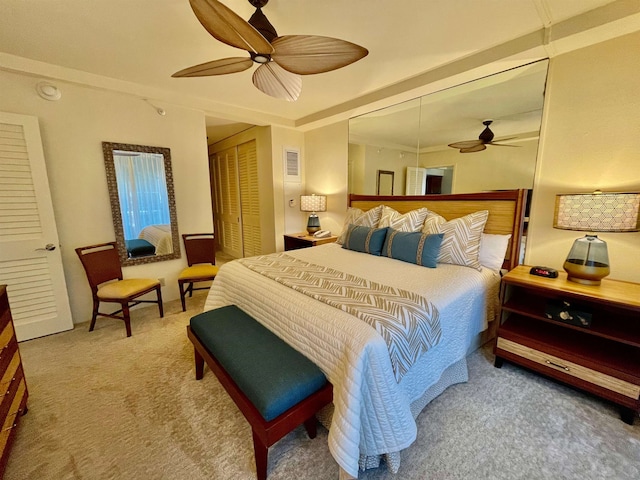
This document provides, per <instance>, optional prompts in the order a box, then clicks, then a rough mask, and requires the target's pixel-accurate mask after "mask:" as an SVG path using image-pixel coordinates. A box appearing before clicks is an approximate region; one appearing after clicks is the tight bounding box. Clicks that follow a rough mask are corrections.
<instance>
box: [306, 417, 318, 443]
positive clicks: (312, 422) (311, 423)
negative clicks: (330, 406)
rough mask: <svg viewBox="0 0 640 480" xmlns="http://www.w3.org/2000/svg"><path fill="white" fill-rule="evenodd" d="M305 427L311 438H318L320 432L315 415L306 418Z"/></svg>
mask: <svg viewBox="0 0 640 480" xmlns="http://www.w3.org/2000/svg"><path fill="white" fill-rule="evenodd" d="M304 428H305V429H306V430H307V435H309V438H316V434H317V433H318V423H317V420H316V416H315V415H314V416H313V417H311V418H309V419H307V420H305V422H304Z"/></svg>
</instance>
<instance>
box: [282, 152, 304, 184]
mask: <svg viewBox="0 0 640 480" xmlns="http://www.w3.org/2000/svg"><path fill="white" fill-rule="evenodd" d="M283 156H284V181H285V182H290V183H300V182H301V181H302V178H301V175H300V150H299V149H298V148H291V147H285V148H284V155H283Z"/></svg>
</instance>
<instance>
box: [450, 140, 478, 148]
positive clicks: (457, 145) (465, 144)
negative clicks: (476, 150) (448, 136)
mask: <svg viewBox="0 0 640 480" xmlns="http://www.w3.org/2000/svg"><path fill="white" fill-rule="evenodd" d="M478 145H484V143H482V140H465V141H463V142H455V143H450V144H449V146H450V147H452V148H473V147H477V146H478Z"/></svg>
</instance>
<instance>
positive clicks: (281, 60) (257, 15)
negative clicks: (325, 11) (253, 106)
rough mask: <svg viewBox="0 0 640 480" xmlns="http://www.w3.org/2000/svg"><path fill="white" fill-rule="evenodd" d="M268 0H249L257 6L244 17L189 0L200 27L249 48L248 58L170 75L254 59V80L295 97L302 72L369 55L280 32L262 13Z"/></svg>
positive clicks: (226, 69) (335, 42)
mask: <svg viewBox="0 0 640 480" xmlns="http://www.w3.org/2000/svg"><path fill="white" fill-rule="evenodd" d="M268 1H269V0H249V3H250V4H251V5H253V6H254V7H256V11H255V12H254V13H253V15H252V16H251V18H250V19H249V21H248V22H246V21H244V20H243V19H242V18H240V17H239V16H238V15H236V14H235V13H234V12H233V11H232V10H230V9H229V8H228V7H226V6H225V5H223V4H222V3H220V2H219V1H217V0H189V3H190V4H191V8H192V9H193V11H194V13H195V14H196V17H197V18H198V20H199V21H200V23H201V24H202V26H203V27H204V28H205V29H206V30H207V32H209V33H210V34H211V35H213V37H214V38H216V39H217V40H219V41H221V42H223V43H226V44H227V45H231V46H232V47H236V48H240V49H242V50H246V51H248V52H249V56H248V57H231V58H222V59H219V60H213V61H211V62H206V63H202V64H200V65H195V66H193V67H189V68H185V69H184V70H180V71H179V72H176V73H174V74H173V75H172V77H206V76H210V75H225V74H227V73H236V72H242V71H244V70H247V69H248V68H250V67H251V66H252V65H253V64H254V63H257V64H259V65H260V66H259V67H258V68H257V69H256V71H255V72H254V73H253V79H252V80H253V84H254V85H255V86H256V87H257V88H258V90H260V91H262V92H264V93H266V94H267V95H270V96H272V97H276V98H281V99H284V100H288V101H290V102H293V101H295V100H297V99H298V96H299V95H300V92H301V91H302V78H301V77H300V75H311V74H315V73H324V72H329V71H331V70H336V69H338V68H342V67H345V66H347V65H349V64H351V63H354V62H357V61H358V60H360V59H361V58H364V57H365V56H367V54H368V53H369V51H368V50H367V49H366V48H363V47H361V46H360V45H356V44H354V43H351V42H347V41H345V40H340V39H337V38H331V37H321V36H317V35H284V36H282V37H279V36H278V34H277V33H276V30H275V28H274V27H273V25H271V23H270V22H269V20H267V17H266V16H265V15H264V13H262V7H264V6H265V5H266V4H267V3H268Z"/></svg>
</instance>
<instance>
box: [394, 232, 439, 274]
mask: <svg viewBox="0 0 640 480" xmlns="http://www.w3.org/2000/svg"><path fill="white" fill-rule="evenodd" d="M388 230H389V231H388V232H387V237H386V239H385V242H384V246H383V247H382V255H383V256H385V257H391V258H395V259H396V260H402V261H403V262H409V263H415V264H416V265H422V266H423V267H429V268H435V267H436V263H437V260H438V254H439V253H440V245H441V244H442V237H444V234H442V233H435V234H427V233H422V232H400V231H398V230H394V229H392V228H389V229H388Z"/></svg>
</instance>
